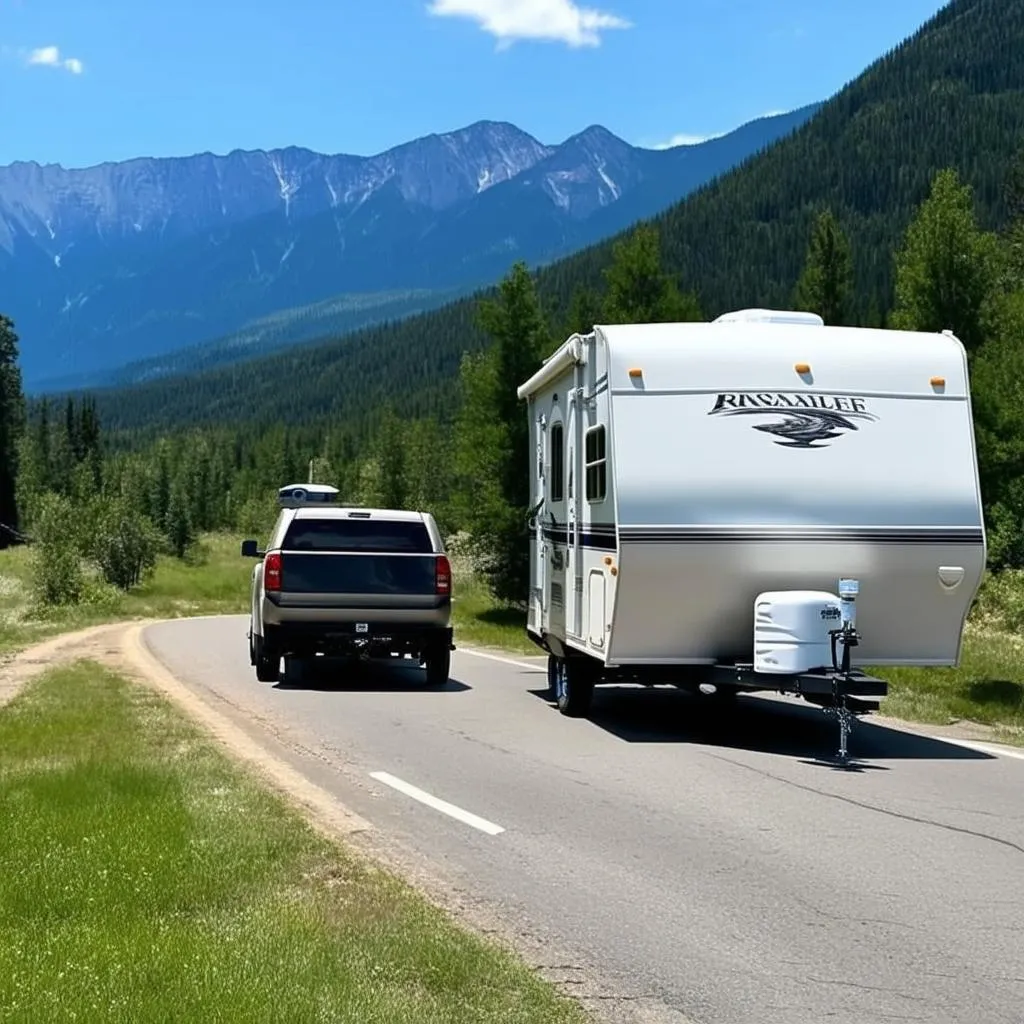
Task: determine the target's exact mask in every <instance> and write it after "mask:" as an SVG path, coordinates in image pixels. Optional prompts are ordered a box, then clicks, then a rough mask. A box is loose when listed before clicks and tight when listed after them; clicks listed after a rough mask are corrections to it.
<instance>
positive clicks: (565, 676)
mask: <svg viewBox="0 0 1024 1024" xmlns="http://www.w3.org/2000/svg"><path fill="white" fill-rule="evenodd" d="M556 661H557V664H558V671H557V672H556V686H557V690H556V696H555V702H556V704H557V705H558V710H559V711H561V712H562V714H563V715H565V716H566V717H568V718H582V717H584V716H585V715H586V714H587V712H589V711H590V705H591V703H592V701H593V699H594V673H593V672H591V671H590V666H589V665H588V664H587V662H586V661H585V660H584V659H583V658H558V659H556Z"/></svg>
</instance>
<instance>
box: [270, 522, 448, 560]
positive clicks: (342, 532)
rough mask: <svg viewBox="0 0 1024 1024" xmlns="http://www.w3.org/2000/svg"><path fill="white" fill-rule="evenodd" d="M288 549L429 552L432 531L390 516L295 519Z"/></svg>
mask: <svg viewBox="0 0 1024 1024" xmlns="http://www.w3.org/2000/svg"><path fill="white" fill-rule="evenodd" d="M281 546H282V547H283V548H284V549H285V550H286V551H339V552H340V551H394V552H401V553H405V554H412V555H429V554H430V553H431V551H432V550H433V545H432V544H431V543H430V534H429V533H427V528H426V526H424V524H423V523H422V522H417V521H416V520H387V519H294V520H292V524H291V526H289V527H288V532H287V533H286V534H285V538H284V544H282V545H281Z"/></svg>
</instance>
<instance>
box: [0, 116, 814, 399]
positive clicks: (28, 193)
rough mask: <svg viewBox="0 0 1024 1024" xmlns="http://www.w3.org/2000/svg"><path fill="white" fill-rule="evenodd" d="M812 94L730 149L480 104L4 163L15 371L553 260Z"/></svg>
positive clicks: (99, 361)
mask: <svg viewBox="0 0 1024 1024" xmlns="http://www.w3.org/2000/svg"><path fill="white" fill-rule="evenodd" d="M816 109H817V105H815V104H812V105H810V106H808V107H805V108H801V109H800V110H798V111H793V112H789V113H787V114H783V115H778V116H777V117H776V118H775V119H772V120H769V122H768V124H769V126H770V127H769V130H768V133H767V138H761V137H760V136H758V135H757V133H756V132H755V133H754V134H753V135H750V134H749V132H747V131H746V129H747V126H741V127H740V128H739V129H736V131H734V132H733V133H730V134H729V136H726V137H725V138H726V139H732V140H733V142H732V145H733V150H728V148H726V149H722V148H718V149H716V148H714V147H712V148H711V149H709V150H706V149H704V148H703V146H711V145H712V143H711V142H709V143H705V144H698V145H696V146H690V147H681V148H679V149H676V150H648V149H641V148H640V147H635V146H632V145H631V144H629V143H627V142H625V141H624V140H622V139H620V138H618V136H615V135H614V134H613V133H612V132H610V131H608V130H607V129H605V128H604V127H603V126H601V125H598V124H593V125H589V126H587V127H586V128H585V129H583V130H582V131H581V132H578V133H576V134H575V135H573V136H570V137H569V138H568V139H566V140H565V141H564V142H563V143H561V144H559V145H557V146H550V145H546V144H544V143H541V142H540V141H538V140H537V139H536V138H535V137H534V136H532V135H530V134H529V133H527V132H524V131H522V130H521V129H519V128H518V127H516V126H515V125H513V124H511V123H510V122H507V121H491V120H481V121H477V122H474V123H473V124H472V125H468V126H466V127H465V128H461V129H457V130H455V131H451V132H444V133H433V134H431V135H428V136H424V137H423V138H421V139H416V140H411V141H409V142H406V143H402V144H400V145H399V146H396V147H392V148H391V149H389V150H385V151H383V152H382V153H379V154H374V155H372V156H370V157H359V156H353V155H351V154H344V153H342V154H319V153H317V152H315V151H313V150H309V149H306V148H304V147H299V146H291V147H281V148H278V149H272V150H238V149H236V150H232V151H230V152H229V153H228V154H226V155H225V156H217V155H216V154H194V155H192V156H184V157H161V158H146V157H138V158H133V159H132V160H129V161H122V162H106V163H103V164H98V165H94V166H93V167H92V168H83V169H74V168H71V169H69V168H64V167H63V166H62V165H60V164H47V165H41V164H38V163H35V162H32V161H19V162H16V163H13V164H9V165H6V166H5V167H0V289H2V290H3V291H4V292H5V293H6V294H8V295H10V296H12V299H11V300H8V302H7V305H8V306H9V307H11V308H9V309H8V310H6V311H7V312H9V314H10V315H12V316H13V317H14V319H15V322H16V323H18V325H19V334H21V336H22V338H23V339H24V340H23V349H22V350H23V367H24V370H25V376H26V381H27V383H29V385H30V386H31V385H33V384H38V383H39V382H40V381H41V380H44V379H46V378H53V377H57V376H60V377H63V378H65V379H68V378H73V377H74V376H75V375H76V374H78V375H81V374H83V373H84V374H92V375H94V376H95V374H96V373H97V372H100V371H105V370H114V369H117V368H118V367H121V366H124V365H126V364H127V363H130V362H135V361H139V360H147V359H152V358H154V357H159V356H161V355H163V354H166V353H169V352H173V351H176V350H179V349H183V348H186V347H190V346H193V345H196V344H200V343H202V342H204V341H207V340H210V341H212V340H214V339H216V338H221V337H224V336H226V335H229V334H230V333H232V332H233V331H237V330H242V329H244V328H245V326H246V324H247V323H250V322H251V321H254V320H256V319H259V318H260V317H265V316H267V315H269V314H271V313H273V312H274V311H276V310H278V309H285V308H288V307H302V306H305V305H308V304H310V303H315V302H321V301H323V300H326V299H329V298H330V297H331V296H333V295H341V294H343V293H347V294H353V293H372V292H378V291H380V292H393V291H395V290H402V291H421V290H427V291H431V290H438V291H446V290H450V289H453V288H460V289H462V288H467V287H474V286H483V285H486V284H489V283H491V282H492V281H493V280H494V279H495V278H496V277H498V276H500V274H502V273H504V271H505V270H506V269H507V267H508V265H509V264H510V263H511V262H512V261H513V260H514V259H517V258H523V259H526V260H527V261H528V262H532V263H541V262H544V261H547V260H551V259H554V258H557V257H558V256H560V255H564V254H565V253H567V252H570V251H572V249H573V248H577V247H580V246H582V245H585V244H587V243H588V242H590V241H592V240H593V239H594V237H595V236H594V231H595V230H598V231H601V232H605V233H608V232H611V231H614V230H615V229H616V228H617V227H620V226H622V225H620V224H618V222H617V221H616V219H615V216H614V214H609V213H606V212H605V211H608V210H609V209H610V208H611V207H613V206H614V205H615V204H616V203H618V202H620V201H621V200H622V198H623V197H624V196H631V195H632V196H634V204H636V203H638V204H639V205H640V206H641V207H644V206H645V202H646V201H645V200H644V198H643V193H644V192H645V191H650V192H651V193H652V194H655V195H657V197H658V198H657V200H656V202H657V203H658V204H660V203H662V202H663V196H664V195H670V196H672V197H673V198H678V197H679V195H681V194H683V193H685V191H686V190H687V189H688V188H690V187H692V186H693V184H694V182H695V181H697V182H703V181H705V180H708V179H709V178H710V177H713V176H714V175H715V174H717V173H721V172H722V171H724V170H727V169H728V168H729V167H730V166H731V165H732V164H733V163H735V162H736V160H738V159H741V158H743V157H744V156H746V155H749V152H750V149H751V147H754V148H756V147H758V146H760V145H763V144H766V143H769V142H770V141H773V140H774V139H775V138H776V137H779V136H781V135H784V134H786V133H787V132H788V131H791V130H792V128H793V127H794V126H795V125H798V124H800V123H803V121H804V120H806V118H807V117H809V116H811V114H812V113H813V111H814V110H816ZM759 120H761V119H759ZM753 123H754V122H751V124H753ZM748 137H749V141H744V140H747V139H748ZM715 141H716V142H721V140H715ZM683 150H685V152H683ZM690 166H692V167H694V168H696V172H695V174H691V173H690V172H689V171H688V170H685V168H687V167H690ZM681 169H684V170H681ZM531 174H532V177H531V176H530V175H531ZM617 178H618V180H616V179H617ZM677 179H678V182H679V183H678V184H677ZM501 190H504V191H501ZM495 195H497V197H498V198H497V199H495V198H493V197H494V196H495ZM647 205H650V204H649V203H647ZM625 209H626V208H624V210H625ZM650 212H653V210H651V211H650ZM596 214H603V215H604V219H603V223H602V224H601V226H600V227H599V228H595V229H589V228H588V227H587V226H586V224H587V221H588V220H589V219H590V218H592V217H594V215H596ZM478 216H479V220H478V221H477V222H476V223H474V220H475V218H477V217H478ZM630 216H632V214H630ZM469 239H472V244H468V241H467V240H469ZM364 322H365V321H364Z"/></svg>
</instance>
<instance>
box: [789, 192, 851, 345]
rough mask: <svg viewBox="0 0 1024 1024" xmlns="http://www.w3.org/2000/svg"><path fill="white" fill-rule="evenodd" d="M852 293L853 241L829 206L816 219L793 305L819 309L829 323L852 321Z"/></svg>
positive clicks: (806, 308)
mask: <svg viewBox="0 0 1024 1024" xmlns="http://www.w3.org/2000/svg"><path fill="white" fill-rule="evenodd" d="M852 293H853V259H852V257H851V254H850V243H849V241H848V240H847V238H846V235H845V234H844V233H843V229H842V227H841V226H840V225H839V222H838V221H837V220H836V218H835V217H834V216H833V214H832V211H831V210H830V209H825V210H823V211H822V212H821V213H820V214H818V216H817V218H816V219H815V221H814V227H813V229H812V231H811V241H810V244H809V245H808V247H807V257H806V260H805V263H804V269H803V272H802V273H801V275H800V279H799V281H797V285H796V289H795V290H794V293H793V305H794V307H795V308H796V309H800V310H805V311H807V312H810V313H817V314H818V316H820V317H821V318H822V320H824V321H825V323H826V324H829V325H835V326H844V325H846V324H848V323H849V322H850V300H851V296H852Z"/></svg>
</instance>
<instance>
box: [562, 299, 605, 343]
mask: <svg viewBox="0 0 1024 1024" xmlns="http://www.w3.org/2000/svg"><path fill="white" fill-rule="evenodd" d="M600 321H601V297H600V296H599V295H598V294H597V293H596V292H595V291H594V290H593V289H591V288H587V287H585V286H583V287H577V288H575V289H574V290H573V293H572V299H571V300H570V302H569V315H568V318H567V319H566V323H565V326H564V327H563V329H562V333H563V334H564V335H565V336H566V337H567V338H568V337H569V336H570V335H572V334H590V332H591V331H593V329H594V324H596V323H600Z"/></svg>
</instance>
